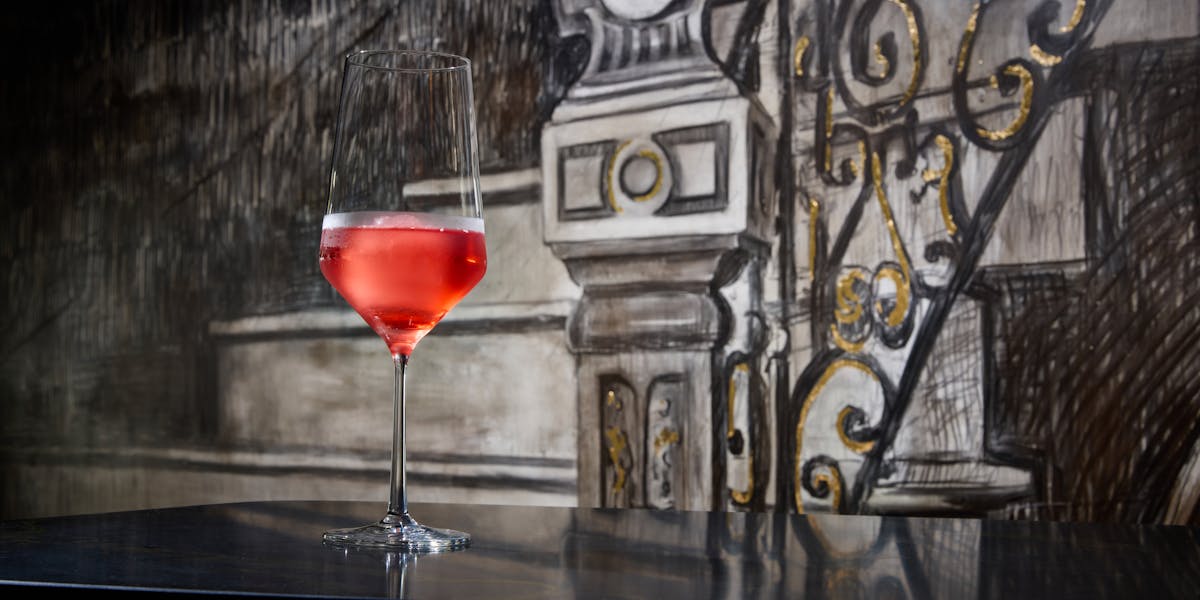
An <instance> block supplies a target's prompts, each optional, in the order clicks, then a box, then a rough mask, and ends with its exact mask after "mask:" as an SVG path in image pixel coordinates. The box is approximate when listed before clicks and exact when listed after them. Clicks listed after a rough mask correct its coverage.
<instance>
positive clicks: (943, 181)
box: [921, 134, 958, 235]
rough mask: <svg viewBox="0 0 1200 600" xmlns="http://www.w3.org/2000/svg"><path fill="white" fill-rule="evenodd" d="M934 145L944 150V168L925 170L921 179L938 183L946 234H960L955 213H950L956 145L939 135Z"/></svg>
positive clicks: (939, 201)
mask: <svg viewBox="0 0 1200 600" xmlns="http://www.w3.org/2000/svg"><path fill="white" fill-rule="evenodd" d="M933 143H935V144H937V147H938V148H940V149H941V150H942V168H941V169H939V170H934V169H925V171H924V172H923V173H922V174H921V178H922V179H924V180H925V181H926V182H927V183H932V182H934V181H937V182H938V206H940V207H941V209H942V222H943V223H945V224H946V233H948V234H950V235H954V234H955V233H957V232H958V224H957V223H955V222H954V213H952V212H950V196H949V192H950V171H951V170H952V169H953V168H954V144H952V143H951V142H950V138H948V137H946V136H944V135H942V134H938V135H937V137H935V138H933Z"/></svg>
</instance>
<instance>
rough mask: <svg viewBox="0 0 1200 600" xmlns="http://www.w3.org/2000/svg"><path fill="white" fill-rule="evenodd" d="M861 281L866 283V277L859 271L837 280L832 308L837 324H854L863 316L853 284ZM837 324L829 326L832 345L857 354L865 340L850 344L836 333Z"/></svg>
mask: <svg viewBox="0 0 1200 600" xmlns="http://www.w3.org/2000/svg"><path fill="white" fill-rule="evenodd" d="M856 281H861V282H862V283H864V284H865V283H867V276H866V273H864V272H863V271H862V270H861V269H857V268H856V269H851V270H850V271H849V272H847V273H846V274H845V275H843V276H842V277H841V279H838V283H837V287H836V288H835V289H836V294H835V295H834V301H835V302H836V303H837V307H836V308H834V311H833V318H834V319H835V320H836V321H837V323H842V324H849V323H854V322H856V321H858V320H859V319H861V318H862V316H863V301H862V298H861V297H860V296H859V295H858V293H857V292H855V291H854V283H855V282H856ZM837 323H830V324H829V331H830V335H831V336H832V337H833V343H834V345H836V346H837V347H838V348H841V349H842V350H845V351H846V352H859V351H861V350H862V349H863V347H865V346H866V345H867V340H866V338H863V339H862V340H860V341H857V342H851V341H849V340H847V339H846V338H844V337H842V334H841V332H840V331H838V325H837Z"/></svg>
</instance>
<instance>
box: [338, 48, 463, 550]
mask: <svg viewBox="0 0 1200 600" xmlns="http://www.w3.org/2000/svg"><path fill="white" fill-rule="evenodd" d="M471 93H472V92H471V62H470V61H469V60H467V59H465V58H462V57H460V56H454V55H450V54H441V53H437V52H418V51H407V50H405V51H364V52H358V53H356V54H352V55H350V56H348V57H347V58H346V63H345V70H344V72H343V75H342V92H341V100H340V106H339V109H338V120H337V130H336V135H335V139H334V146H333V161H332V167H331V168H330V173H329V209H328V212H327V213H326V215H325V220H324V222H323V223H322V227H321V250H320V261H321V273H323V274H324V275H325V279H327V280H328V281H329V283H330V285H332V286H333V287H334V289H336V290H337V291H338V293H339V294H341V296H342V298H345V300H346V302H347V303H349V304H350V306H351V307H353V308H354V310H355V311H357V312H358V314H359V315H360V316H362V318H363V320H365V321H366V322H367V324H368V325H370V326H371V329H373V330H374V331H375V333H376V334H378V335H379V337H381V338H383V341H384V342H386V343H387V347H388V350H389V351H390V352H391V354H392V360H393V362H394V363H395V392H394V397H393V438H392V476H391V485H390V488H391V495H390V498H389V501H388V509H387V514H386V515H385V516H384V517H383V518H382V519H381V520H380V521H379V522H378V523H374V524H370V525H365V526H363V527H355V528H351V529H337V530H332V531H327V532H325V541H327V542H330V543H333V544H343V545H356V546H380V547H386V548H390V549H396V550H405V551H439V550H450V549H455V548H461V547H464V546H466V545H467V544H469V543H470V540H471V537H470V536H469V535H468V534H466V533H463V532H461V531H454V530H450V529H435V528H432V527H427V526H425V525H421V524H420V523H417V522H416V521H415V520H414V519H413V518H412V517H411V516H409V514H408V496H407V492H406V490H405V445H404V378H405V371H406V369H407V366H408V360H409V357H410V356H412V353H413V349H414V348H415V347H416V345H417V343H418V342H420V341H421V338H423V337H425V334H427V333H429V331H430V330H431V329H433V327H434V326H435V325H437V323H438V321H440V320H441V319H442V317H444V316H445V315H446V313H447V312H448V311H449V310H450V309H451V308H452V307H453V306H454V305H455V304H457V303H458V301H459V300H461V299H462V298H463V296H466V295H467V293H468V292H470V291H471V288H473V287H475V284H476V283H479V280H480V279H481V278H482V277H483V273H484V271H485V270H486V268H487V252H486V249H485V246H484V237H483V219H482V214H481V212H480V198H479V174H478V171H479V161H478V156H477V154H476V139H475V111H474V107H473V104H472V96H471ZM414 184H419V185H420V186H423V187H425V188H433V189H435V190H437V191H438V193H437V194H435V195H430V194H428V193H424V194H414V193H411V192H412V191H413V189H415V188H413V187H412V186H413V185H414Z"/></svg>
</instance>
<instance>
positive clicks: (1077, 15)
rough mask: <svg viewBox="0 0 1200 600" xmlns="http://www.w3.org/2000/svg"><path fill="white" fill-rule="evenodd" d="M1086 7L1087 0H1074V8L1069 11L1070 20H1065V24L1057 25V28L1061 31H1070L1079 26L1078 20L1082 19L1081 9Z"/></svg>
mask: <svg viewBox="0 0 1200 600" xmlns="http://www.w3.org/2000/svg"><path fill="white" fill-rule="evenodd" d="M1086 8H1087V0H1075V10H1074V11H1072V12H1071V20H1070V21H1067V24H1066V25H1063V26H1062V27H1059V28H1058V30H1059V31H1061V32H1063V33H1071V32H1072V31H1074V30H1075V28H1076V27H1078V26H1079V22H1080V21H1082V20H1083V11H1084V9H1086Z"/></svg>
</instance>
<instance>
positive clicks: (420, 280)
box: [321, 212, 487, 357]
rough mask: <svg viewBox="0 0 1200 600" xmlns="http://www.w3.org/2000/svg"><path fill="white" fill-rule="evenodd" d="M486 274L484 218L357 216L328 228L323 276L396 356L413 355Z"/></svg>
mask: <svg viewBox="0 0 1200 600" xmlns="http://www.w3.org/2000/svg"><path fill="white" fill-rule="evenodd" d="M486 269H487V248H486V247H485V245H484V238H483V220H482V219H478V218H473V217H458V216H444V215H438V214H432V213H411V212H357V213H334V214H330V215H327V216H326V217H325V221H324V223H323V227H322V231H321V272H322V273H324V274H325V279H327V280H329V283H330V285H332V286H333V287H334V289H336V290H337V291H338V293H340V294H341V295H342V297H343V298H345V299H346V302H348V303H349V304H350V306H351V307H353V308H354V310H356V311H358V314H359V315H361V316H362V318H363V319H364V320H365V321H366V322H367V324H368V325H370V326H371V329H374V330H375V333H377V334H379V336H380V337H382V338H383V339H384V341H385V342H387V345H388V349H390V350H391V352H392V355H393V356H403V357H408V356H410V355H411V354H412V351H413V347H414V346H416V345H417V342H419V341H420V340H421V338H423V337H425V334H426V333H429V330H430V329H433V326H434V325H437V323H438V321H441V320H442V317H444V316H445V315H446V313H447V312H448V311H449V310H450V309H451V308H453V307H454V305H455V304H458V301H459V300H461V299H462V298H463V296H466V295H467V292H469V291H471V288H473V287H475V284H477V283H479V280H480V279H481V278H482V277H483V273H484V271H485V270H486Z"/></svg>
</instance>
